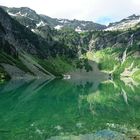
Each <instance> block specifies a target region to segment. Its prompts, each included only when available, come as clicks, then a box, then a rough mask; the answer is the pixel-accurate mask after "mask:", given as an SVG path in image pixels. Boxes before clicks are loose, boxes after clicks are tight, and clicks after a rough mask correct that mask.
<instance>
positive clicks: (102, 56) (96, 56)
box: [88, 46, 140, 80]
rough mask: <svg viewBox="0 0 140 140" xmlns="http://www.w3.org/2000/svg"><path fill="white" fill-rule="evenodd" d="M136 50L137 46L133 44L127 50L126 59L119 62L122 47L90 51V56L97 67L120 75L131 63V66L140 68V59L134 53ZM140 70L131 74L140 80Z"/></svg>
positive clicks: (122, 50) (116, 75) (117, 75)
mask: <svg viewBox="0 0 140 140" xmlns="http://www.w3.org/2000/svg"><path fill="white" fill-rule="evenodd" d="M137 51H138V46H133V47H132V48H130V49H129V50H128V53H127V58H126V61H125V62H124V63H123V64H121V61H120V59H119V56H120V55H122V53H123V52H124V49H123V48H106V49H103V50H99V51H97V52H94V53H92V58H93V60H94V61H96V62H97V63H98V66H99V69H100V70H102V71H106V72H109V73H111V72H113V75H114V76H115V77H120V74H121V73H122V72H124V70H125V68H128V67H130V66H131V65H132V63H133V66H132V69H133V68H136V67H137V68H138V69H139V68H140V59H139V57H138V56H136V55H135V53H136V52H137ZM88 58H89V59H91V54H89V53H88ZM138 77H140V71H137V72H135V73H134V74H133V78H134V79H137V80H140V78H138Z"/></svg>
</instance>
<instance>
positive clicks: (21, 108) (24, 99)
mask: <svg viewBox="0 0 140 140" xmlns="http://www.w3.org/2000/svg"><path fill="white" fill-rule="evenodd" d="M98 81H99V82H97V81H96V82H92V81H91V80H90V81H85V82H84V83H83V82H77V84H76V82H73V81H65V80H54V81H45V80H33V81H23V80H19V81H10V82H8V83H5V84H4V85H1V86H0V138H1V139H5V140H11V139H13V140H19V139H20V140H22V139H33V140H38V139H42V140H44V139H49V140H56V139H58V140H59V139H64V140H67V139H68V140H69V137H70V136H69V135H71V139H73V140H75V139H79V140H84V139H89V140H90V139H93V137H95V135H94V134H89V133H94V132H96V131H99V130H103V129H111V130H115V131H121V132H123V133H126V134H127V133H128V132H129V131H130V129H133V130H134V129H135V130H136V131H138V130H139V128H140V127H139V126H140V110H139V105H140V94H139V91H140V86H139V85H137V86H136V85H132V86H133V88H132V87H130V86H128V85H127V84H125V83H124V82H123V81H121V80H116V81H106V82H101V81H100V80H98ZM109 133H110V132H109ZM80 134H87V135H81V136H75V135H80ZM57 136H58V137H57ZM59 136H60V137H59Z"/></svg>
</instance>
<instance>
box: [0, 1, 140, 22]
mask: <svg viewBox="0 0 140 140" xmlns="http://www.w3.org/2000/svg"><path fill="white" fill-rule="evenodd" d="M0 5H5V6H12V7H21V6H28V7H30V8H32V9H34V10H36V11H37V12H38V13H41V14H46V15H48V16H51V17H57V18H69V19H81V20H93V21H101V22H102V23H103V22H104V21H103V19H113V20H116V21H117V20H120V19H122V18H124V17H127V16H129V15H131V14H134V13H135V14H140V8H139V7H140V0H34V1H33V0H0ZM106 23H107V21H106Z"/></svg>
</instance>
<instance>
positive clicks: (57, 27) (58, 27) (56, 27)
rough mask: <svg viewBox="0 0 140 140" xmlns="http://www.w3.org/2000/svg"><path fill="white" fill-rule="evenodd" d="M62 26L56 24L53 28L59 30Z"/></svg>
mask: <svg viewBox="0 0 140 140" xmlns="http://www.w3.org/2000/svg"><path fill="white" fill-rule="evenodd" d="M62 27H63V26H62V25H57V26H55V27H54V28H55V29H56V30H60V29H61V28H62Z"/></svg>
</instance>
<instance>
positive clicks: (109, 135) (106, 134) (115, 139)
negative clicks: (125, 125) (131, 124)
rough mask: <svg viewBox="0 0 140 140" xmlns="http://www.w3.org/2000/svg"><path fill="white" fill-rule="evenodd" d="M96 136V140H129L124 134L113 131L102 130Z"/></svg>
mask: <svg viewBox="0 0 140 140" xmlns="http://www.w3.org/2000/svg"><path fill="white" fill-rule="evenodd" d="M94 136H95V137H94V138H95V140H129V138H127V137H126V136H125V135H124V134H122V133H119V132H116V131H111V130H101V131H99V132H97V133H96V134H95V135H94Z"/></svg>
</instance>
